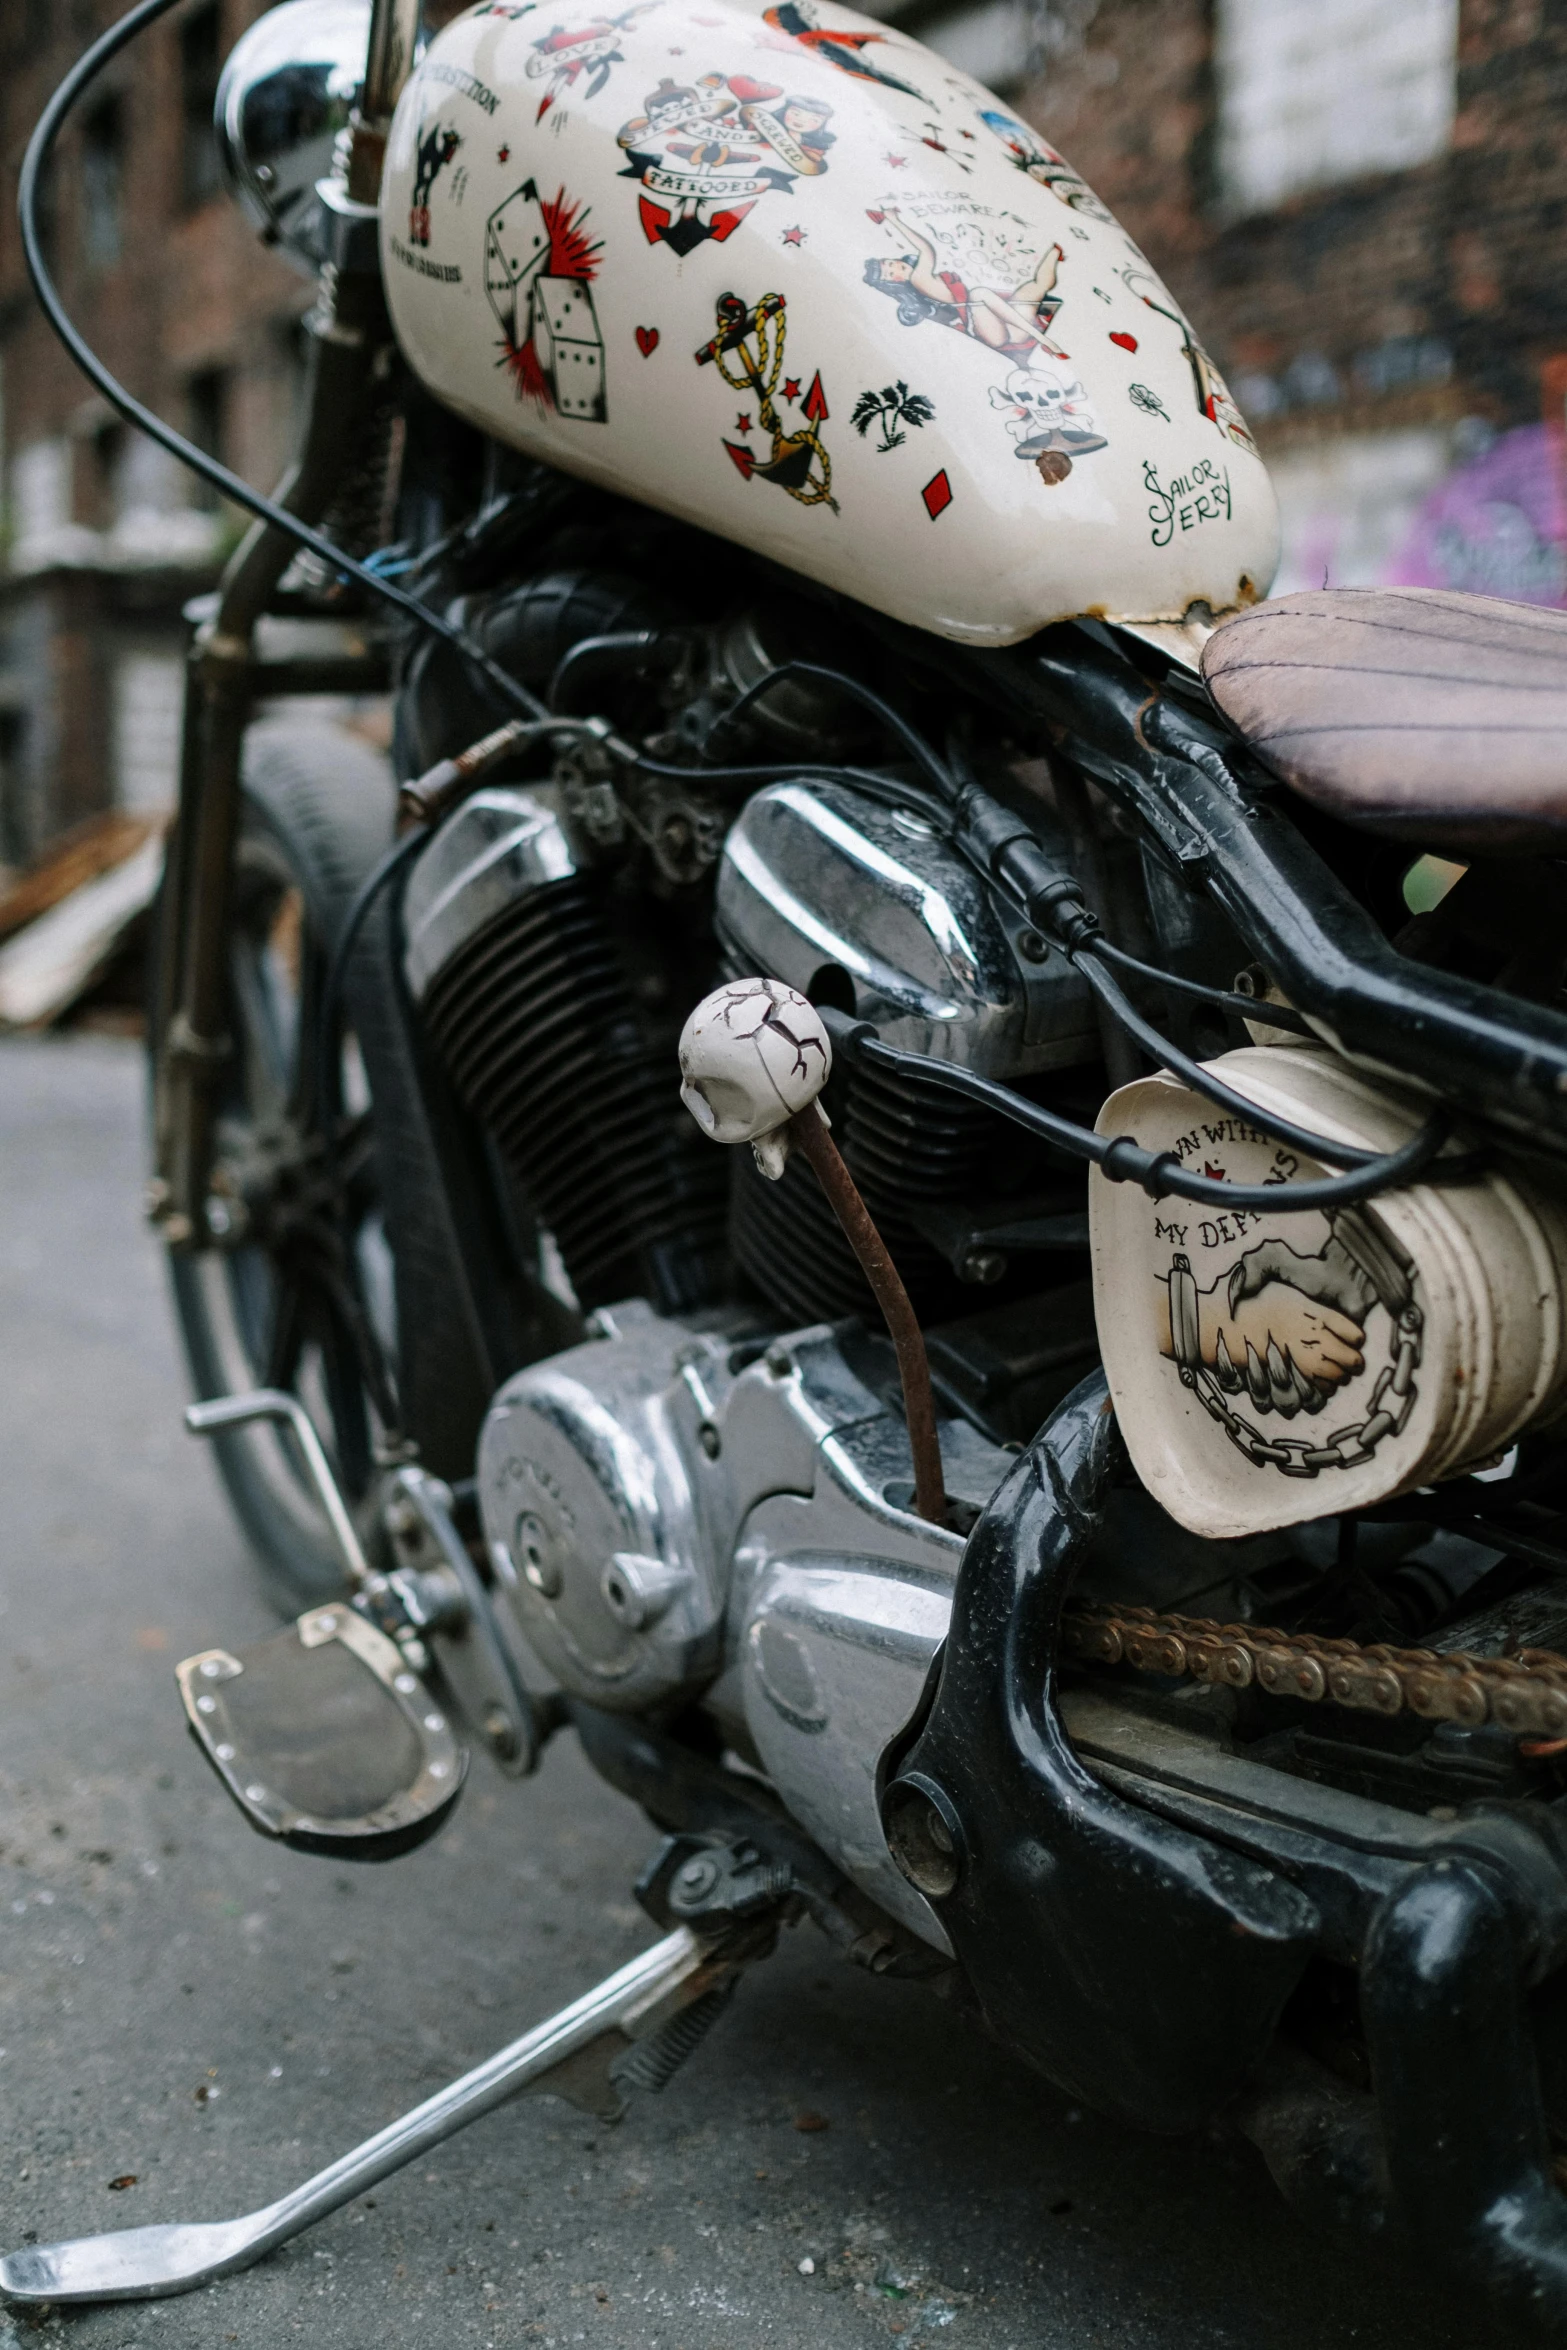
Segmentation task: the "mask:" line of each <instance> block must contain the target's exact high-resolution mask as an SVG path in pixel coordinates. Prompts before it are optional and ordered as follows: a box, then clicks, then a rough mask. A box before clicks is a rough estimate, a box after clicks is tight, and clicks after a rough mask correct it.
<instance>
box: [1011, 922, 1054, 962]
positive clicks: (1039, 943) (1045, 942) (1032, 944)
mask: <svg viewBox="0 0 1567 2350" xmlns="http://www.w3.org/2000/svg"><path fill="white" fill-rule="evenodd" d="M1017 951H1018V953H1019V954H1020V955H1021V956H1022V957H1023V959H1024V961H1025V962H1028V963H1044V962H1047V961H1048V960H1049V956H1050V941H1049V939H1048V938H1046V937H1045V935H1044V933H1043V931H1039V930H1022V931H1019V933H1018V941H1017Z"/></svg>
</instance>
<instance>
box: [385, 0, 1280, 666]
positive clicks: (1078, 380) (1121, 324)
mask: <svg viewBox="0 0 1567 2350" xmlns="http://www.w3.org/2000/svg"><path fill="white" fill-rule="evenodd" d="M385 184H386V198H385V201H384V203H383V223H384V225H383V231H382V235H383V249H384V251H385V252H386V254H387V256H388V262H387V282H388V289H389V300H390V302H391V305H392V309H393V315H394V322H395V324H396V326H397V331H398V333H399V336H400V338H401V340H402V342H403V347H404V350H405V352H406V354H407V356H408V358H409V360H410V363H411V364H412V365H413V367H414V369H415V371H416V372H417V373H418V374H419V375H420V377H421V378H422V380H423V381H424V382H425V383H426V384H427V385H428V386H429V387H430V389H431V390H433V391H434V392H435V393H436V395H437V396H438V397H442V398H445V399H447V400H449V401H450V403H451V404H452V405H453V406H454V407H456V408H457V409H458V410H459V412H461V413H463V414H464V415H466V416H468V417H469V418H470V419H471V420H472V421H473V422H475V423H477V424H479V425H481V426H482V428H483V429H484V430H486V431H489V432H492V433H494V434H496V435H497V436H498V437H500V438H502V439H503V440H506V441H509V442H511V443H512V444H514V445H516V446H518V447H521V448H523V449H526V450H529V451H531V452H533V453H534V454H536V455H539V456H541V457H544V458H546V459H547V460H548V461H549V462H551V463H555V464H559V465H561V466H563V467H564V468H566V469H567V470H568V471H570V470H573V469H576V470H580V471H583V472H585V473H588V474H590V475H591V476H592V477H593V478H594V479H597V480H600V481H602V482H604V483H605V484H606V485H607V486H610V487H613V488H615V489H617V490H619V491H621V492H622V493H623V494H625V495H627V496H629V497H631V498H633V499H635V498H641V499H643V500H644V501H645V502H647V503H648V504H650V505H653V506H655V507H660V508H663V509H664V510H666V511H670V512H674V513H678V514H681V515H684V516H685V517H686V518H688V519H690V520H692V521H694V522H697V523H699V524H700V525H701V526H702V527H705V528H707V529H709V530H713V531H716V532H718V533H720V534H721V535H727V536H729V537H731V538H733V539H735V540H737V541H739V542H741V543H742V544H746V545H749V546H752V547H754V548H756V549H757V551H759V552H761V553H763V554H766V555H768V556H769V557H771V558H772V559H774V560H777V561H780V562H783V563H785V564H790V563H794V564H795V565H796V566H797V567H798V568H801V569H803V570H806V571H808V572H810V573H811V575H812V576H814V577H816V578H817V579H819V580H821V581H822V582H823V583H824V584H827V585H831V586H835V587H838V588H840V589H841V590H843V591H844V592H847V593H849V594H851V595H854V596H858V597H859V598H861V599H862V600H864V601H866V602H868V603H871V604H872V605H874V606H876V607H877V608H879V609H883V610H887V611H889V612H894V613H896V614H898V615H899V616H901V617H904V618H907V619H910V620H912V621H914V622H916V623H917V624H918V625H920V626H924V627H927V628H933V629H935V630H937V631H938V632H939V633H942V634H945V635H948V636H951V637H953V638H955V639H957V640H958V641H971V642H977V643H983V644H1002V643H1010V642H1014V641H1017V640H1018V639H1020V638H1021V637H1024V636H1027V635H1028V634H1030V633H1032V631H1033V629H1034V628H1036V627H1038V626H1041V625H1043V624H1044V623H1045V622H1046V621H1047V620H1053V619H1058V618H1061V617H1063V616H1065V615H1069V614H1070V613H1072V612H1075V611H1087V610H1091V609H1092V610H1096V611H1099V612H1103V613H1106V614H1110V615H1112V616H1116V617H1126V618H1136V619H1138V620H1140V621H1147V620H1155V619H1179V618H1180V617H1181V616H1182V615H1183V614H1184V613H1185V612H1186V611H1187V610H1188V609H1189V608H1190V607H1191V606H1192V605H1194V604H1197V603H1202V604H1206V605H1207V606H1208V607H1209V608H1210V609H1211V610H1212V611H1214V612H1216V613H1217V612H1222V611H1225V610H1229V609H1232V608H1234V607H1235V606H1236V605H1238V604H1243V603H1245V602H1247V601H1250V600H1253V599H1254V598H1255V597H1256V596H1257V595H1258V594H1260V593H1261V592H1263V590H1264V589H1265V587H1266V584H1267V580H1268V578H1269V576H1270V574H1271V569H1272V565H1273V562H1274V560H1275V557H1276V545H1277V537H1276V516H1275V509H1274V507H1273V502H1272V496H1271V492H1270V490H1269V489H1268V486H1267V482H1266V477H1265V475H1264V474H1263V471H1262V468H1261V466H1260V464H1259V463H1258V462H1257V460H1256V457H1255V452H1254V450H1253V447H1252V444H1251V440H1250V436H1249V434H1247V432H1246V428H1245V425H1244V423H1243V422H1242V420H1241V418H1240V416H1239V413H1238V411H1237V410H1236V408H1235V405H1234V402H1233V400H1232V399H1231V398H1230V395H1229V393H1228V391H1227V389H1226V388H1225V386H1224V383H1223V379H1222V377H1221V376H1220V374H1219V373H1218V371H1217V369H1216V368H1215V367H1214V366H1213V363H1212V361H1211V360H1210V359H1209V358H1208V357H1207V355H1206V353H1205V352H1203V350H1202V347H1201V345H1200V343H1199V342H1198V341H1197V339H1196V337H1195V336H1194V334H1193V333H1192V330H1191V328H1190V327H1189V326H1188V325H1187V323H1186V321H1185V320H1184V319H1183V318H1182V317H1181V315H1180V313H1179V311H1178V309H1177V308H1176V306H1175V304H1174V303H1173V302H1172V301H1171V300H1170V298H1169V296H1168V295H1167V294H1166V292H1165V291H1164V289H1163V288H1162V286H1161V285H1160V284H1159V281H1158V279H1157V278H1156V277H1155V276H1154V275H1153V273H1152V271H1151V270H1150V269H1149V268H1148V265H1147V263H1146V261H1145V260H1144V257H1143V256H1142V254H1141V253H1140V252H1139V251H1138V249H1137V248H1136V246H1135V245H1134V244H1133V243H1132V242H1131V240H1130V239H1129V238H1127V237H1126V236H1125V235H1124V233H1123V232H1122V231H1121V229H1120V228H1119V227H1118V226H1117V224H1116V223H1115V222H1114V220H1113V219H1112V218H1111V216H1110V214H1109V213H1108V212H1107V211H1106V209H1105V207H1104V206H1103V205H1102V204H1101V203H1100V202H1099V200H1098V198H1097V197H1095V196H1094V194H1093V193H1092V191H1091V190H1090V189H1089V188H1088V187H1087V186H1086V185H1085V183H1084V182H1083V181H1082V180H1081V179H1080V178H1079V177H1078V175H1077V174H1076V173H1075V172H1073V170H1072V169H1071V166H1070V165H1069V164H1068V163H1067V162H1066V160H1065V159H1064V158H1063V157H1062V156H1061V155H1059V154H1058V153H1057V151H1056V150H1055V149H1054V148H1053V147H1052V146H1051V145H1050V144H1049V143H1048V141H1046V140H1045V139H1043V138H1042V137H1041V136H1040V135H1039V134H1038V133H1037V132H1035V131H1033V130H1031V129H1030V128H1029V126H1028V125H1026V124H1025V123H1023V122H1022V121H1021V120H1020V119H1019V118H1018V117H1017V116H1015V115H1013V114H1012V113H1011V112H1009V111H1008V110H1007V109H1006V108H1005V107H1003V106H1001V105H1000V104H999V103H998V102H997V101H996V100H995V99H994V98H993V97H992V96H991V94H990V93H989V92H987V91H985V90H983V89H982V88H981V87H980V86H979V85H978V84H977V83H975V82H973V81H971V80H970V79H969V78H968V77H967V76H966V75H963V74H961V73H959V72H957V71H956V70H955V69H953V68H952V67H950V66H949V65H948V63H947V61H946V60H944V59H942V58H940V57H937V56H935V55H933V54H932V53H931V52H929V51H927V50H925V49H923V48H922V47H921V46H920V44H919V43H918V42H917V41H914V40H912V39H910V38H909V37H908V36H907V35H906V34H903V33H901V32H899V31H897V30H896V29H895V28H894V27H892V26H890V25H887V24H884V23H879V22H874V21H872V20H869V19H867V18H864V17H861V16H858V15H856V14H855V13H854V11H853V10H851V9H849V8H847V7H842V6H839V5H838V4H837V0H625V4H623V0H597V4H596V0H575V4H574V0H481V5H480V6H479V7H477V8H473V9H470V10H469V11H468V12H467V13H466V14H464V15H463V16H460V17H458V18H457V19H455V20H454V21H453V23H451V24H450V25H448V26H447V27H446V28H445V30H444V31H442V32H441V33H439V34H437V35H436V36H435V38H434V39H433V40H432V42H431V44H430V47H429V49H428V51H427V52H426V54H425V57H424V59H423V60H422V61H421V64H420V66H419V67H418V69H417V70H416V72H415V74H414V76H413V78H412V80H411V82H410V85H409V89H408V91H407V92H405V94H404V98H403V100H402V102H401V103H400V105H399V108H398V113H397V117H396V119H395V121H394V125H393V133H392V137H391V140H390V142H389V147H388V161H387V176H386V183H385ZM405 222H406V223H407V227H406V229H405V228H404V223H405ZM726 305H727V306H729V307H726ZM693 354H695V355H699V356H701V357H702V367H703V373H702V375H701V377H700V378H699V379H698V380H696V381H693V379H692V377H691V376H690V375H689V374H686V373H685V370H686V369H687V368H689V367H690V365H691V357H690V355H693ZM720 385H722V392H721V393H720V391H719V388H718V387H719V386H720ZM833 407H836V409H837V410H838V417H839V421H838V425H837V427H835V426H834V424H833V423H832V421H831V409H832V408H833ZM585 428H587V429H585ZM1150 474H1151V478H1150ZM773 491H782V492H783V493H784V494H783V495H782V496H775V495H773V494H771V493H772V492H773ZM938 516H939V517H940V522H941V534H942V535H941V548H942V561H941V565H940V566H939V568H937V567H932V566H931V565H930V564H929V561H928V557H927V554H926V549H927V548H928V546H929V544H930V542H929V538H928V532H929V528H930V525H931V523H932V522H934V521H935V520H936V519H937V518H938ZM835 517H836V518H837V524H838V525H839V526H838V527H835V526H834V521H833V518H835Z"/></svg>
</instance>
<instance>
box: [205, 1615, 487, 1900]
mask: <svg viewBox="0 0 1567 2350" xmlns="http://www.w3.org/2000/svg"><path fill="white" fill-rule="evenodd" d="M175 1674H176V1678H177V1680H178V1682H179V1688H180V1696H181V1697H182V1698H183V1699H184V1702H185V1714H186V1718H187V1720H188V1721H189V1723H190V1726H191V1730H192V1732H193V1734H194V1736H195V1739H196V1743H197V1745H198V1746H199V1747H200V1748H201V1750H202V1752H203V1753H204V1754H205V1756H206V1758H207V1760H208V1761H209V1762H210V1763H211V1765H212V1767H213V1769H214V1770H215V1771H216V1772H217V1774H218V1777H219V1778H220V1779H221V1780H222V1781H223V1784H224V1786H225V1787H226V1788H227V1789H228V1791H229V1793H230V1795H232V1796H233V1798H234V1801H235V1802H236V1803H237V1804H238V1806H239V1808H240V1810H241V1811H242V1812H243V1813H244V1815H245V1817H246V1819H247V1820H248V1821H249V1822H250V1824H251V1826H252V1827H253V1828H258V1829H259V1830H260V1831H261V1833H262V1835H264V1836H276V1837H278V1838H279V1839H280V1840H281V1841H282V1842H283V1843H285V1844H292V1845H293V1846H295V1848H296V1849H297V1850H299V1851H301V1852H319V1853H326V1854H329V1855H330V1856H332V1857H333V1858H334V1859H338V1860H395V1859H396V1857H397V1856H398V1854H399V1853H403V1852H411V1851H412V1849H413V1847H414V1846H415V1845H416V1844H422V1843H423V1842H424V1840H425V1838H426V1837H427V1836H433V1835H434V1833H435V1831H436V1829H437V1828H439V1827H440V1826H441V1824H442V1822H443V1821H444V1820H445V1819H446V1817H447V1815H448V1813H449V1812H450V1811H451V1809H452V1806H453V1805H454V1804H455V1803H456V1801H457V1798H458V1796H459V1795H460V1794H461V1793H462V1787H463V1781H464V1779H465V1777H466V1776H467V1770H468V1757H467V1754H466V1752H465V1751H464V1749H463V1748H462V1747H460V1746H459V1745H458V1743H457V1740H456V1738H455V1736H454V1735H453V1733H452V1729H451V1725H450V1724H449V1723H448V1721H447V1719H446V1716H445V1714H444V1713H443V1712H442V1711H441V1710H440V1708H439V1707H438V1706H437V1705H436V1703H435V1701H434V1700H433V1699H432V1698H431V1696H430V1693H429V1691H428V1690H427V1689H426V1688H425V1686H424V1684H423V1682H422V1681H421V1680H420V1679H419V1676H418V1675H417V1673H414V1672H412V1671H411V1670H410V1669H409V1665H408V1662H407V1660H406V1658H405V1657H404V1655H403V1652H402V1650H401V1649H400V1648H399V1647H398V1645H397V1643H396V1641H395V1640H389V1639H388V1638H387V1636H386V1634H385V1633H384V1632H381V1631H378V1630H377V1628H376V1626H375V1625H374V1624H371V1623H369V1622H367V1621H366V1619H365V1617H364V1616H363V1615H361V1614H360V1613H359V1611H358V1610H357V1609H356V1608H354V1607H353V1606H351V1605H350V1604H349V1602H348V1601H347V1600H335V1601H334V1602H333V1603H332V1604H331V1605H330V1606H328V1607H318V1608H311V1609H310V1610H309V1611H308V1612H307V1613H306V1614H305V1615H302V1616H301V1617H300V1619H299V1621H298V1623H296V1624H293V1625H291V1626H290V1628H289V1630H288V1631H286V1632H277V1633H274V1634H273V1636H272V1637H271V1638H270V1639H269V1640H258V1641H256V1642H254V1643H253V1644H252V1645H251V1646H250V1647H248V1648H242V1649H239V1650H238V1651H231V1650H229V1649H226V1648H209V1649H205V1650H203V1652H202V1653H201V1654H200V1655H199V1656H188V1657H186V1659H185V1660H184V1662H183V1664H181V1665H178V1666H177V1667H176V1668H175Z"/></svg>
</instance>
